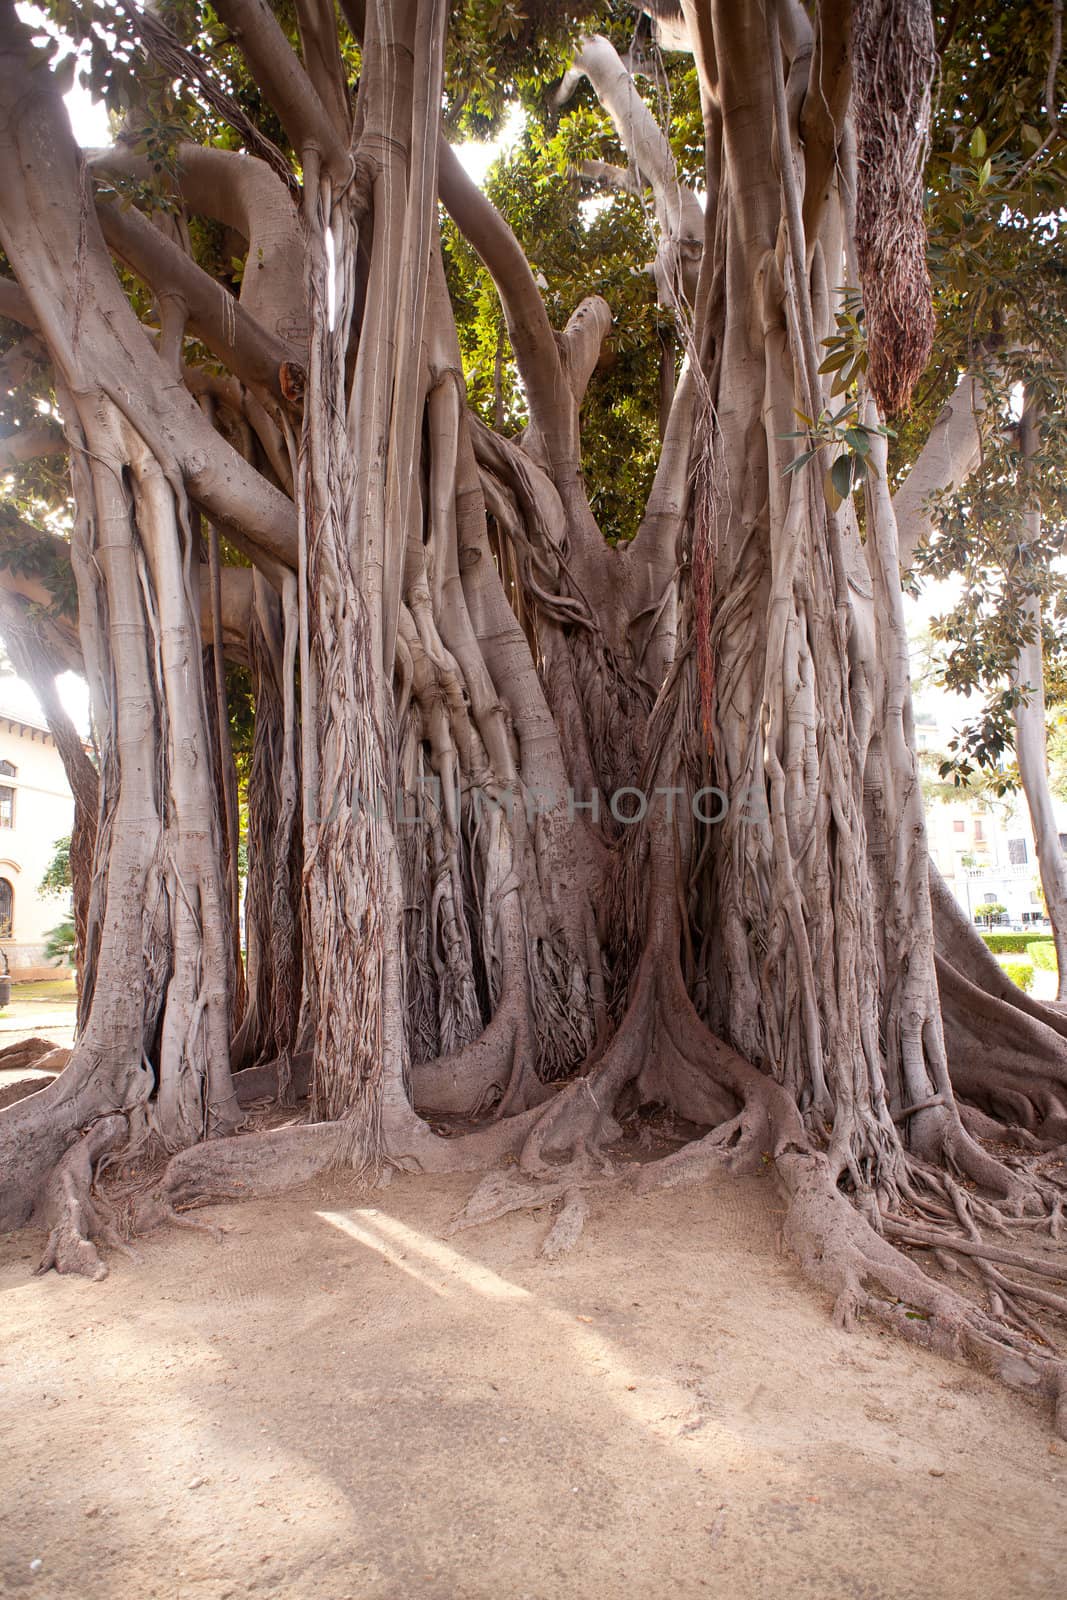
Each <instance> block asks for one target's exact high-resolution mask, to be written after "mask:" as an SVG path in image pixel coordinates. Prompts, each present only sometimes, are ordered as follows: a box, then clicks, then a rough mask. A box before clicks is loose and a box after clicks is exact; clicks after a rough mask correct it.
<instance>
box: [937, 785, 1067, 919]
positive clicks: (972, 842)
mask: <svg viewBox="0 0 1067 1600" xmlns="http://www.w3.org/2000/svg"><path fill="white" fill-rule="evenodd" d="M1054 808H1055V812H1056V824H1057V827H1058V828H1059V829H1060V830H1061V832H1060V848H1061V849H1067V806H1064V805H1063V804H1062V802H1060V801H1055V802H1054ZM926 825H927V833H928V837H929V841H930V854H931V856H932V857H933V859H934V863H935V865H936V866H937V869H938V871H939V872H940V873H941V876H942V877H943V878H944V879H945V881H946V883H947V884H948V886H949V888H950V889H951V890H952V892H953V894H954V895H955V896H956V899H957V900H958V901H959V903H960V905H961V906H962V908H963V910H964V911H965V912H966V913H967V917H968V920H969V921H971V922H978V923H982V924H983V925H984V924H986V923H988V924H989V925H990V926H992V927H999V928H1013V929H1016V930H1018V931H1020V932H1025V931H1026V930H1027V929H1028V928H1037V929H1047V927H1048V918H1047V917H1046V915H1045V903H1044V898H1043V896H1042V893H1041V873H1040V870H1039V868H1038V864H1037V850H1036V848H1035V845H1034V835H1033V830H1032V828H1031V827H1030V818H1029V815H1028V813H1027V809H1026V801H1025V799H1024V798H1023V796H1022V795H1021V794H1020V795H1018V796H1015V797H1013V800H1009V801H1008V802H1007V804H1005V803H1002V802H994V803H992V804H990V805H983V804H982V803H981V802H980V801H975V800H959V801H954V800H948V801H943V800H933V801H931V802H930V803H929V804H928V805H927V807H926ZM987 905H988V906H994V905H999V906H1003V907H1004V910H1003V911H1002V912H998V913H995V914H989V915H986V914H983V910H982V908H983V906H987Z"/></svg>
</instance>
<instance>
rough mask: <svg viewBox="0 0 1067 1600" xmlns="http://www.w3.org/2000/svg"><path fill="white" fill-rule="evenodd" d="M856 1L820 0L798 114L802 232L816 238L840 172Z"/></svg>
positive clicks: (849, 85) (849, 86) (849, 84)
mask: <svg viewBox="0 0 1067 1600" xmlns="http://www.w3.org/2000/svg"><path fill="white" fill-rule="evenodd" d="M851 41H852V0H819V8H818V11H817V13H816V19H815V47H814V50H813V53H812V57H811V70H810V74H809V78H808V91H807V94H806V95H805V97H804V104H803V107H802V109H801V114H800V137H801V140H802V142H803V145H804V164H805V181H804V232H805V236H806V237H807V238H809V239H814V238H815V236H816V233H817V232H818V226H819V219H820V217H821V215H822V212H823V208H824V207H825V205H826V201H827V198H828V193H829V188H830V185H831V183H832V181H833V177H834V173H835V171H836V169H837V152H838V145H839V144H840V142H841V138H842V135H843V133H844V129H845V117H846V115H847V112H848V100H849V91H850V90H851V88H852V63H851V54H850V51H851Z"/></svg>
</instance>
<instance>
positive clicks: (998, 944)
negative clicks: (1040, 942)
mask: <svg viewBox="0 0 1067 1600" xmlns="http://www.w3.org/2000/svg"><path fill="white" fill-rule="evenodd" d="M982 938H983V939H984V940H985V942H986V944H987V945H988V946H989V948H990V950H992V952H993V954H994V955H999V954H1001V953H1002V952H1004V953H1007V952H1008V951H1011V953H1012V954H1013V955H1024V954H1025V953H1026V950H1027V948H1028V947H1029V946H1030V945H1031V944H1032V943H1033V942H1034V936H1033V934H1032V933H983V934H982Z"/></svg>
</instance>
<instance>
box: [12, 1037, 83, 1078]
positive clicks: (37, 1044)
mask: <svg viewBox="0 0 1067 1600" xmlns="http://www.w3.org/2000/svg"><path fill="white" fill-rule="evenodd" d="M53 1053H55V1054H57V1055H58V1053H59V1047H57V1046H56V1045H55V1044H53V1042H52V1041H51V1040H50V1039H41V1038H39V1037H38V1036H37V1035H36V1034H34V1035H32V1036H31V1037H30V1038H29V1039H17V1040H16V1041H15V1043H14V1044H9V1045H5V1046H4V1048H3V1049H2V1050H0V1072H21V1071H23V1069H24V1068H26V1067H34V1068H36V1067H39V1066H42V1065H43V1064H44V1057H45V1056H50V1055H52V1054H53ZM69 1059H70V1051H69V1050H67V1051H65V1052H64V1056H63V1060H62V1061H59V1060H57V1061H55V1062H52V1063H51V1064H50V1067H49V1070H50V1071H52V1072H59V1071H61V1069H62V1068H63V1067H65V1066H66V1064H67V1062H68V1060H69Z"/></svg>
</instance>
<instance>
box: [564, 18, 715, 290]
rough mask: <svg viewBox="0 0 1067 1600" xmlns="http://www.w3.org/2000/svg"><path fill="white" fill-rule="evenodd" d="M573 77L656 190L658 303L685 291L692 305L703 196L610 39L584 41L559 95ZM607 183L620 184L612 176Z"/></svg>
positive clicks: (641, 177) (641, 179)
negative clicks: (687, 178)
mask: <svg viewBox="0 0 1067 1600" xmlns="http://www.w3.org/2000/svg"><path fill="white" fill-rule="evenodd" d="M575 75H581V76H584V77H586V78H588V79H589V82H590V84H591V85H592V87H593V91H594V93H595V94H596V97H597V99H598V100H599V101H600V103H601V105H602V106H603V107H604V110H605V111H606V112H607V113H608V115H609V117H610V118H611V120H612V122H613V123H614V125H615V131H616V133H617V134H618V136H619V140H620V142H621V144H622V147H623V149H624V150H625V151H626V154H627V156H628V157H629V160H630V166H631V169H632V180H633V181H634V182H635V184H641V183H644V184H647V185H648V186H649V188H650V189H651V190H652V197H653V203H654V207H655V214H656V228H657V232H658V235H659V237H658V239H657V244H656V259H655V262H654V264H653V271H654V273H655V277H656V286H657V288H658V290H659V296H660V303H661V304H662V305H665V306H670V307H674V306H675V305H676V304H677V300H678V294H679V291H681V293H682V294H683V295H684V298H685V300H686V302H687V303H688V304H690V305H692V304H693V300H694V296H695V294H696V285H697V274H698V272H699V267H700V256H701V252H702V250H703V246H704V213H703V211H702V209H701V206H700V202H699V200H698V199H697V197H696V195H695V194H694V193H693V191H692V190H691V189H689V188H687V187H686V185H685V184H683V183H680V182H679V180H678V173H677V169H676V167H675V162H674V156H673V155H672V153H671V147H670V145H669V144H668V142H667V138H666V136H665V134H664V132H663V130H662V128H660V126H659V124H658V123H657V121H656V119H655V117H654V116H653V115H652V113H651V112H650V111H649V109H648V107H647V106H646V104H645V102H644V100H643V99H642V98H641V95H640V94H639V93H638V89H637V85H636V84H635V82H634V80H633V77H632V76H631V74H630V73H629V71H628V70H627V68H626V64H625V62H624V61H623V60H622V57H621V56H620V55H619V53H618V51H617V50H616V49H615V46H614V45H613V44H612V42H611V40H610V39H605V38H604V37H603V35H601V34H592V35H590V36H589V37H588V38H585V39H583V40H582V43H581V47H580V49H579V50H578V53H577V55H576V56H575V58H574V64H573V67H572V69H571V72H570V73H568V75H567V78H566V79H565V80H564V87H563V89H562V90H561V95H563V94H565V93H566V92H567V88H568V85H571V84H572V83H573V79H574V76H575ZM558 98H559V97H557V100H558ZM616 170H617V169H616ZM608 181H610V182H612V183H614V184H615V185H616V186H617V187H621V185H619V183H618V180H617V179H616V178H615V177H614V175H612V176H611V177H609V179H608Z"/></svg>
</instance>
